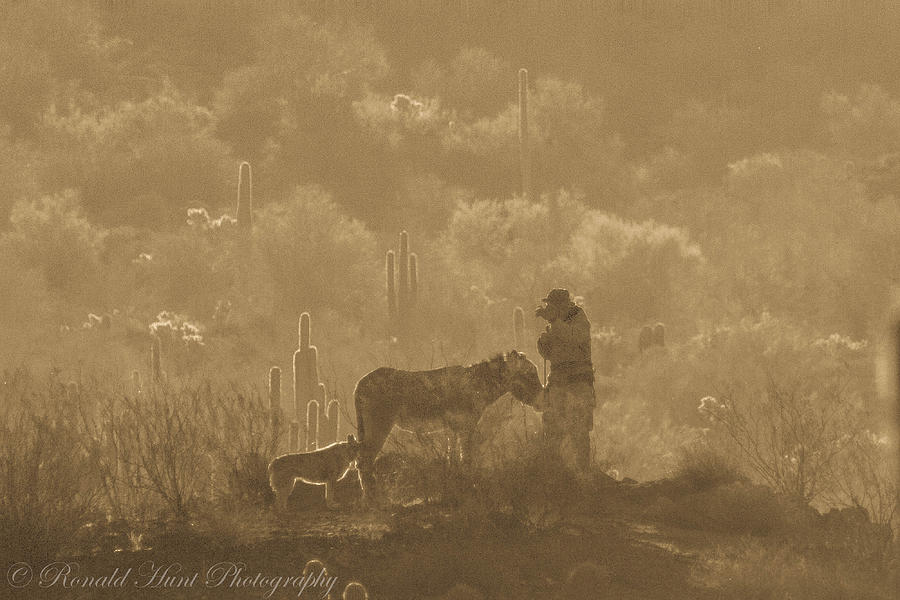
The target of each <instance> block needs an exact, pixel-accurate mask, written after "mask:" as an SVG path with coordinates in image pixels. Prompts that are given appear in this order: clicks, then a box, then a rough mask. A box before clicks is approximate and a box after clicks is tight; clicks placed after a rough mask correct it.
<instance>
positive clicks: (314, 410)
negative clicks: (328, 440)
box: [306, 400, 319, 452]
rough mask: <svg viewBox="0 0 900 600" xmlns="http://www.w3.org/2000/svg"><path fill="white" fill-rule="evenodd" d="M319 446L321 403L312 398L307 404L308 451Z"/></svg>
mask: <svg viewBox="0 0 900 600" xmlns="http://www.w3.org/2000/svg"><path fill="white" fill-rule="evenodd" d="M318 447H319V403H318V402H317V401H315V400H310V401H309V403H307V405H306V451H307V452H312V451H313V450H317V449H318Z"/></svg>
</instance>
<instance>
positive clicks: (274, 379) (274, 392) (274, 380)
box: [269, 367, 281, 426]
mask: <svg viewBox="0 0 900 600" xmlns="http://www.w3.org/2000/svg"><path fill="white" fill-rule="evenodd" d="M280 418H281V369H280V368H279V367H272V368H271V369H269V419H270V420H271V423H272V425H273V426H274V425H275V424H277V423H278V421H279V420H280Z"/></svg>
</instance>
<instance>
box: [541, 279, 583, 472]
mask: <svg viewBox="0 0 900 600" xmlns="http://www.w3.org/2000/svg"><path fill="white" fill-rule="evenodd" d="M543 302H544V305H543V306H541V307H539V308H538V309H537V310H536V311H535V312H534V314H535V316H537V317H540V318H542V319H545V320H546V321H547V322H548V323H549V325H547V329H546V331H544V333H542V334H541V337H540V338H538V352H540V354H541V356H542V357H544V359H545V360H547V361H549V362H550V376H549V377H548V381H547V392H546V393H547V397H546V398H545V409H544V437H545V439H546V440H547V443H548V444H549V445H550V447H551V448H552V449H553V450H554V451H556V452H558V453H559V456H560V458H562V460H563V461H564V462H565V464H566V465H567V466H568V467H569V468H571V469H572V470H573V471H574V472H575V473H578V474H584V473H585V472H586V471H587V468H588V467H589V466H590V460H591V438H590V432H591V430H592V429H593V428H594V407H595V406H596V403H595V400H594V368H593V365H592V363H591V324H590V322H589V321H588V319H587V316H586V315H585V314H584V311H583V310H582V309H581V307H580V306H577V305H576V304H575V303H574V302H572V300H571V298H570V297H569V292H568V290H565V289H559V288H557V289H553V290H551V291H550V293H549V294H548V295H547V297H546V298H544V299H543Z"/></svg>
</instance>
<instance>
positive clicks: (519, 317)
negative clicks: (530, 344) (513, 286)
mask: <svg viewBox="0 0 900 600" xmlns="http://www.w3.org/2000/svg"><path fill="white" fill-rule="evenodd" d="M513 333H514V335H515V341H516V350H518V351H519V352H523V351H524V350H525V311H524V310H522V307H521V306H517V307H515V308H514V309H513Z"/></svg>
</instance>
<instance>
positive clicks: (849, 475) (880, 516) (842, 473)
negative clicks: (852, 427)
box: [823, 430, 900, 534]
mask: <svg viewBox="0 0 900 600" xmlns="http://www.w3.org/2000/svg"><path fill="white" fill-rule="evenodd" d="M895 444H896V442H894V443H891V441H890V438H889V437H888V435H879V434H876V433H874V432H872V431H869V430H866V431H862V432H858V433H857V434H856V435H853V436H852V437H851V438H850V440H849V441H848V444H847V445H846V446H845V447H844V451H843V452H842V453H841V455H840V456H839V457H838V459H837V461H836V462H835V463H834V464H833V465H832V469H831V473H830V474H829V477H828V480H829V485H828V487H827V488H826V490H825V491H824V492H823V499H824V500H825V502H826V503H827V504H828V505H830V506H846V507H857V508H862V509H863V510H865V511H866V512H867V514H868V516H869V518H871V520H872V522H874V523H877V524H879V525H885V526H889V527H892V528H893V530H894V533H895V534H896V533H898V532H900V530H898V525H897V518H898V503H900V491H898V483H897V472H898V469H897V451H896V446H895Z"/></svg>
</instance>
